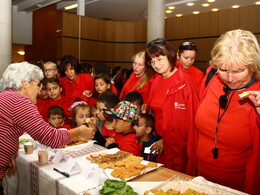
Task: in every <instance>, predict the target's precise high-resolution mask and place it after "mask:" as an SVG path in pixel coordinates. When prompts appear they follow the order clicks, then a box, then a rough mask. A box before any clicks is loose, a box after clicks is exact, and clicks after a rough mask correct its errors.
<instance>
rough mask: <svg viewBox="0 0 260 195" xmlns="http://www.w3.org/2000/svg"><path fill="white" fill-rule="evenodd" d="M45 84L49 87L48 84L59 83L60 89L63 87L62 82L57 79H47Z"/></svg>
mask: <svg viewBox="0 0 260 195" xmlns="http://www.w3.org/2000/svg"><path fill="white" fill-rule="evenodd" d="M45 83H46V84H45V85H47V84H48V83H57V84H58V85H59V86H60V87H62V86H61V82H60V80H59V79H57V78H48V79H46V81H45Z"/></svg>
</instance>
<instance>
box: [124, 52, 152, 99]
mask: <svg viewBox="0 0 260 195" xmlns="http://www.w3.org/2000/svg"><path fill="white" fill-rule="evenodd" d="M132 59H133V73H132V74H131V76H130V78H129V79H128V80H127V82H126V83H125V84H124V86H123V89H122V91H121V93H120V99H121V100H122V99H124V98H125V97H126V95H127V94H128V93H129V92H131V91H138V92H139V93H140V94H141V95H142V97H143V102H144V104H147V102H148V96H149V90H150V84H151V80H152V78H153V76H154V71H153V69H152V68H151V67H150V66H148V65H147V64H146V63H145V52H144V51H141V52H139V53H137V54H135V55H134V56H133V58H132Z"/></svg>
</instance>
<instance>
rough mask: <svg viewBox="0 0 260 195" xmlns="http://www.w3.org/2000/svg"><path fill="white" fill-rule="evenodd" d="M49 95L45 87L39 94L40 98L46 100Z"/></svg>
mask: <svg viewBox="0 0 260 195" xmlns="http://www.w3.org/2000/svg"><path fill="white" fill-rule="evenodd" d="M48 97H49V96H48V94H47V91H46V88H45V87H44V86H43V87H42V88H41V90H40V92H39V93H38V98H42V99H44V100H46V99H47V98H48Z"/></svg>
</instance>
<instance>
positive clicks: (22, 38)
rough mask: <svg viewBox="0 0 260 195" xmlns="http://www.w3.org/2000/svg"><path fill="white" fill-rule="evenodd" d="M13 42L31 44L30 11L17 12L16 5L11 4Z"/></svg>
mask: <svg viewBox="0 0 260 195" xmlns="http://www.w3.org/2000/svg"><path fill="white" fill-rule="evenodd" d="M12 8H13V10H12V23H13V24H12V27H13V41H12V42H13V43H15V44H28V45H31V44H32V13H26V12H17V6H12Z"/></svg>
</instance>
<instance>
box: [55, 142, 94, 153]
mask: <svg viewBox="0 0 260 195" xmlns="http://www.w3.org/2000/svg"><path fill="white" fill-rule="evenodd" d="M94 142H95V141H93V140H89V141H88V142H87V143H82V144H78V145H74V146H68V147H66V148H60V149H57V150H62V151H77V150H82V149H84V148H87V147H90V146H93V144H94Z"/></svg>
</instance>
